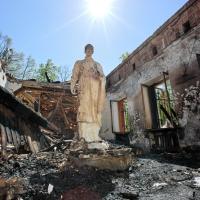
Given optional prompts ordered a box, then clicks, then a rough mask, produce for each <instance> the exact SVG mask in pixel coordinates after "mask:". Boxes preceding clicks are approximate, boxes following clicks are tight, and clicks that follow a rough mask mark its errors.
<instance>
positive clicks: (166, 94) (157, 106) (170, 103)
mask: <svg viewBox="0 0 200 200" xmlns="http://www.w3.org/2000/svg"><path fill="white" fill-rule="evenodd" d="M163 76H164V77H163V81H162V82H160V83H157V84H154V85H151V86H147V85H142V95H143V103H144V109H145V116H146V128H148V129H157V128H174V127H177V124H178V123H177V117H176V113H175V111H174V98H173V93H172V87H171V83H170V80H169V79H168V78H167V74H166V73H163Z"/></svg>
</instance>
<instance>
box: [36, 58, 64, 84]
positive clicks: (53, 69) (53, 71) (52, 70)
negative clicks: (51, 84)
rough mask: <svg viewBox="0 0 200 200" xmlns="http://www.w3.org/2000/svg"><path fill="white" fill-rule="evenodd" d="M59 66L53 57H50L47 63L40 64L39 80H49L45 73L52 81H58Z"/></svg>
mask: <svg viewBox="0 0 200 200" xmlns="http://www.w3.org/2000/svg"><path fill="white" fill-rule="evenodd" d="M59 71H60V69H59V67H58V66H55V65H54V63H53V62H52V60H51V59H48V60H47V62H46V63H45V64H43V63H42V64H40V65H39V68H38V71H37V80H38V81H40V82H47V79H46V76H45V73H47V74H48V77H49V79H50V80H51V81H56V80H57V79H58V76H59Z"/></svg>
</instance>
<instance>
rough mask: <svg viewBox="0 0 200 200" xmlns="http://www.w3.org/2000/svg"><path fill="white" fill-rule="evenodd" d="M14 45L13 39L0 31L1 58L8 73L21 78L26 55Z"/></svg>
mask: <svg viewBox="0 0 200 200" xmlns="http://www.w3.org/2000/svg"><path fill="white" fill-rule="evenodd" d="M11 47H12V39H11V38H9V37H8V36H4V35H2V34H1V33H0V60H1V62H2V67H3V68H4V69H5V70H6V72H7V73H10V74H12V75H13V76H15V77H17V78H19V77H20V76H21V73H22V72H21V69H22V66H23V61H24V60H23V59H24V55H23V54H22V53H18V52H16V51H15V50H14V49H13V48H11Z"/></svg>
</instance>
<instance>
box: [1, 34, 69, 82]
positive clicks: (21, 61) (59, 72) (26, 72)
mask: <svg viewBox="0 0 200 200" xmlns="http://www.w3.org/2000/svg"><path fill="white" fill-rule="evenodd" d="M0 60H1V63H2V66H3V68H4V69H5V70H6V72H7V73H9V74H11V75H13V76H14V77H15V78H18V79H23V80H28V79H36V80H38V81H41V82H47V79H46V76H45V72H47V74H48V77H49V79H50V80H51V81H56V80H60V81H66V80H67V79H68V78H69V77H70V71H69V68H67V67H66V66H63V67H61V66H55V65H54V63H53V62H52V60H51V59H48V60H47V62H46V63H41V64H40V65H39V66H38V65H37V64H36V61H35V60H34V59H33V58H32V57H31V56H29V57H27V58H26V59H25V58H24V54H23V53H19V52H16V51H15V50H14V49H13V48H12V39H11V38H9V37H8V36H6V35H2V34H1V33H0Z"/></svg>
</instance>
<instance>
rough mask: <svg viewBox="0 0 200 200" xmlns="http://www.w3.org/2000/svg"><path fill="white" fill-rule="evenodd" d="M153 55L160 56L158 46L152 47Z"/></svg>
mask: <svg viewBox="0 0 200 200" xmlns="http://www.w3.org/2000/svg"><path fill="white" fill-rule="evenodd" d="M152 53H153V56H156V55H157V54H158V50H157V47H156V46H154V47H152Z"/></svg>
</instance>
